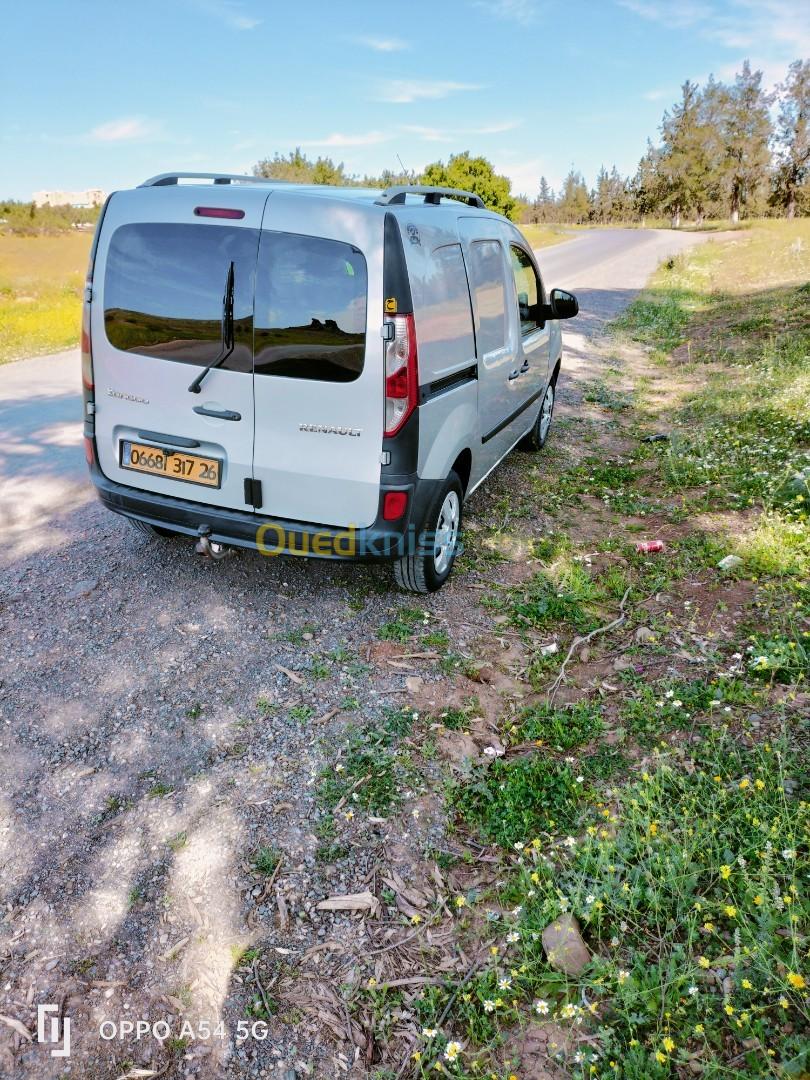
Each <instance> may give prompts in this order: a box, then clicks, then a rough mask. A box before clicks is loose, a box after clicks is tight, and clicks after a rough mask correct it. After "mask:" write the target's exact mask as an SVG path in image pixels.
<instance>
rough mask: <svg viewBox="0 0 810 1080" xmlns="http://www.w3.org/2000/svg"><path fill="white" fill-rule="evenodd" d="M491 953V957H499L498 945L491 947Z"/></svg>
mask: <svg viewBox="0 0 810 1080" xmlns="http://www.w3.org/2000/svg"><path fill="white" fill-rule="evenodd" d="M489 952H490V955H491V956H497V955H498V946H497V945H490V947H489Z"/></svg>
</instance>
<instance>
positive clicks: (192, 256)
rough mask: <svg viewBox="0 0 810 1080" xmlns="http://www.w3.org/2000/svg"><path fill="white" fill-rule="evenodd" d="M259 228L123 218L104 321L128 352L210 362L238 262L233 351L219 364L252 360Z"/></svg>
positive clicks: (113, 245)
mask: <svg viewBox="0 0 810 1080" xmlns="http://www.w3.org/2000/svg"><path fill="white" fill-rule="evenodd" d="M258 244H259V234H258V231H257V230H255V229H246V228H235V227H234V226H231V225H202V224H200V225H197V224H194V225H192V224H189V225H186V224H163V223H155V222H145V223H139V224H133V225H122V226H121V227H120V228H118V229H116V231H115V232H114V233H113V236H112V240H111V241H110V248H109V252H108V254H107V265H106V271H105V278H104V325H105V328H106V331H107V338H108V340H109V342H110V344H111V345H114V346H115V347H116V348H117V349H123V350H124V351H125V352H134V353H143V354H145V355H147V356H158V357H161V358H162V359H164V360H176V361H179V362H180V363H184V364H199V365H204V364H210V363H211V361H212V360H214V359H216V357H217V356H218V355H219V351H220V342H221V333H222V315H223V297H224V294H225V288H226V283H227V278H228V270H229V267H230V264H231V263H232V262H233V264H234V312H233V313H234V351H233V353H232V354H231V356H230V357H229V358H228V359H227V360H226V361H225V363H224V364H222V365H220V366H221V367H222V368H223V369H226V370H227V369H230V370H232V371H250V370H251V366H252V352H253V348H252V344H253V343H252V331H253V326H252V315H253V275H254V271H255V266H256V252H257V249H258Z"/></svg>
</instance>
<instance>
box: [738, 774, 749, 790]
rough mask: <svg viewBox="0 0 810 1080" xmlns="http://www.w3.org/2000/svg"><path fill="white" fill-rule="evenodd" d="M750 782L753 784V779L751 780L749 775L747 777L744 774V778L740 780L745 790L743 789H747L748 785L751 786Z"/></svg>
mask: <svg viewBox="0 0 810 1080" xmlns="http://www.w3.org/2000/svg"><path fill="white" fill-rule="evenodd" d="M750 784H751V781H750V780H749V779H748V777H747V776H744V777H743V778H742V780H741V781H740V787H741V788H742V790H743V791H745V789H746V788H747V787H749V786H750Z"/></svg>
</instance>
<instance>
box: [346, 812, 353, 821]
mask: <svg viewBox="0 0 810 1080" xmlns="http://www.w3.org/2000/svg"><path fill="white" fill-rule="evenodd" d="M345 817H346V820H347V821H351V820H352V818H353V817H354V810H347V811H346V814H345Z"/></svg>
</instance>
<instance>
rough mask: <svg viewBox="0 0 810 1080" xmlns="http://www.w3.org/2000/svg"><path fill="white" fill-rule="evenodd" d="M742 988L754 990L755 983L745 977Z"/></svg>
mask: <svg viewBox="0 0 810 1080" xmlns="http://www.w3.org/2000/svg"><path fill="white" fill-rule="evenodd" d="M742 988H743V990H753V989H754V984H753V983H752V982H751V980H750V979H743V981H742Z"/></svg>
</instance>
